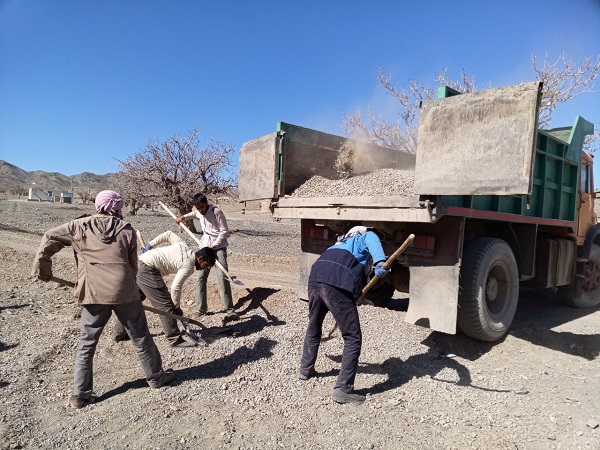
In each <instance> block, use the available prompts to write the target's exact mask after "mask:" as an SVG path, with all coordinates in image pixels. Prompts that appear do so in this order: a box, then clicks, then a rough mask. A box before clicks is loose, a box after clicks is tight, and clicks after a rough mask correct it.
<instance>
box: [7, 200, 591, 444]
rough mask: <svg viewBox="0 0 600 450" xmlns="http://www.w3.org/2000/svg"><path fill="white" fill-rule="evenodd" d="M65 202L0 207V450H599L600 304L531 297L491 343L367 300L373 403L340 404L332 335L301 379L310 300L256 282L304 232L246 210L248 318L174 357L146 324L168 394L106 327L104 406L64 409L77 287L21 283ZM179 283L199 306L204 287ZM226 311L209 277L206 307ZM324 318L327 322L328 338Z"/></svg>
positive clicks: (66, 209)
mask: <svg viewBox="0 0 600 450" xmlns="http://www.w3.org/2000/svg"><path fill="white" fill-rule="evenodd" d="M57 206H58V205H48V204H37V205H36V204H31V203H23V202H3V201H0V259H1V260H2V270H1V271H0V449H3V450H4V449H40V448H41V449H50V448H61V449H83V448H86V449H88V448H90V449H125V448H127V449H198V448H206V449H240V450H242V449H243V450H249V449H282V448H283V449H327V450H329V449H349V448H351V449H390V450H391V449H398V448H403V449H429V448H435V449H461V450H462V449H465V448H472V449H551V448H555V449H590V450H592V449H597V448H600V428H599V427H598V420H600V410H599V406H598V402H597V392H598V390H599V388H600V378H599V377H598V373H599V372H598V353H599V351H600V340H599V339H598V334H597V333H598V329H599V328H600V312H598V311H596V312H595V313H592V314H590V313H587V314H585V315H584V314H582V312H581V311H577V310H571V309H568V308H562V309H561V307H560V306H558V305H557V303H556V302H555V301H554V300H553V299H552V298H542V297H534V298H524V299H522V301H521V302H520V306H519V310H518V311H517V320H516V322H515V324H514V326H513V330H512V331H511V333H510V334H509V336H507V338H506V339H505V340H504V341H502V342H499V343H496V344H490V343H482V342H476V341H473V340H471V339H468V338H466V337H464V336H462V335H457V336H450V335H444V334H440V333H435V332H431V331H430V330H428V329H425V328H420V327H416V326H413V325H410V324H406V323H405V322H404V321H403V319H404V317H405V311H406V309H407V306H408V300H407V299H406V298H398V299H394V300H392V302H391V303H390V304H389V305H388V308H373V307H369V306H362V307H361V308H360V314H361V325H362V329H363V342H364V344H363V351H362V354H361V357H360V367H359V372H358V376H357V379H356V388H357V390H358V391H359V392H362V393H365V394H367V401H366V402H365V404H364V405H362V406H360V407H356V406H351V405H337V404H335V403H333V402H332V401H331V399H330V397H329V395H330V393H331V390H332V388H333V385H334V383H335V378H336V376H337V373H338V370H339V363H340V358H341V354H342V348H343V347H342V340H341V337H340V335H339V333H338V332H336V333H335V334H334V338H333V339H331V340H329V341H326V342H324V343H323V344H322V346H321V350H320V354H319V358H318V361H317V371H318V374H317V376H316V377H314V378H312V379H310V380H308V381H301V380H299V379H297V369H298V362H299V359H300V352H301V348H302V340H303V337H304V332H305V329H306V323H307V306H306V303H305V302H303V301H300V300H298V299H297V297H296V294H295V292H294V291H293V290H289V289H281V288H274V287H269V286H267V285H265V284H262V280H263V279H265V280H266V279H269V280H271V282H272V283H277V282H279V280H280V278H281V277H282V276H283V275H282V274H285V273H286V272H285V271H286V270H293V271H295V272H298V271H299V263H298V261H297V260H295V259H293V258H292V257H291V255H296V254H297V253H298V252H299V248H298V246H299V238H298V234H297V233H298V225H297V224H294V223H278V222H272V221H268V220H264V221H263V220H258V217H257V218H252V216H251V215H248V217H247V218H245V219H241V218H234V216H235V214H230V215H229V217H231V219H230V220H229V222H230V225H231V224H233V227H232V228H234V227H235V229H236V230H237V231H236V232H235V233H234V236H235V237H236V239H237V240H236V241H235V243H233V242H232V252H233V255H234V257H235V255H236V254H238V253H237V252H239V251H240V249H243V251H244V253H243V254H240V255H242V256H243V257H244V258H246V260H247V261H251V266H252V267H250V268H249V269H253V270H255V272H254V273H253V272H251V271H249V272H247V273H246V274H245V276H247V278H246V279H245V281H246V283H247V285H246V286H245V287H243V288H241V287H237V286H234V292H233V294H234V300H235V301H236V307H237V310H238V312H239V314H240V317H241V318H240V320H239V321H236V322H229V323H226V324H225V325H226V326H227V327H228V328H227V329H226V330H222V329H221V328H220V327H221V326H222V325H223V314H213V315H210V316H208V317H207V318H206V320H205V321H204V324H205V325H206V326H207V327H208V329H207V330H206V331H203V332H200V335H201V336H202V337H203V338H204V339H205V340H206V341H207V342H209V346H208V347H198V348H193V349H173V348H171V347H169V346H168V345H167V344H166V340H165V338H164V335H163V334H162V329H161V327H160V322H159V320H158V318H157V317H156V316H155V315H150V314H149V315H148V321H149V325H150V328H151V332H152V333H153V335H154V337H155V342H156V343H157V345H158V347H159V350H160V352H161V355H162V358H163V364H164V366H165V367H171V368H173V369H174V370H175V373H176V381H175V383H174V384H173V385H171V386H169V387H166V388H163V389H159V390H150V389H149V388H148V387H147V385H146V384H145V381H144V380H143V379H142V374H141V370H140V368H139V365H138V363H137V361H136V359H135V357H134V355H133V352H132V349H131V345H130V344H129V343H128V342H120V343H115V342H112V341H111V340H110V338H109V334H110V331H111V327H112V323H111V322H109V324H108V326H107V329H106V330H105V332H104V334H103V336H102V338H101V339H100V342H99V345H98V348H97V352H96V358H95V362H94V375H95V377H94V381H95V386H94V388H95V392H96V394H97V395H98V396H99V397H100V398H99V401H98V402H97V403H96V404H94V405H90V406H88V407H85V408H83V409H81V410H74V409H71V408H69V407H67V406H66V404H67V400H68V396H69V391H70V388H71V383H72V372H73V360H74V351H75V346H76V344H77V339H78V334H79V321H78V319H76V315H77V312H78V308H77V306H76V305H74V304H73V302H72V299H71V290H70V289H67V288H64V287H61V286H58V285H55V284H51V283H42V282H39V281H34V280H31V279H29V277H28V276H29V271H30V267H31V261H32V258H33V254H34V253H35V250H36V248H37V245H38V244H39V239H40V235H41V233H42V232H43V231H45V230H46V229H47V228H50V227H51V226H54V225H57V224H60V223H63V222H66V221H67V220H69V219H71V218H73V213H74V212H76V213H77V214H76V215H80V213H84V212H88V210H89V208H86V207H75V206H63V207H57ZM135 220H140V222H139V223H138V225H139V226H140V228H141V229H142V230H143V232H144V234H147V235H150V234H154V233H158V232H160V231H163V230H164V227H165V226H170V224H171V220H172V219H170V218H167V217H166V215H164V216H163V214H162V213H160V212H154V213H152V212H145V211H144V212H142V214H141V215H140V216H139V218H138V219H135ZM238 220H239V222H238ZM132 222H134V220H132ZM142 224H143V225H144V227H142ZM151 224H153V225H151ZM134 226H135V225H134ZM153 227H155V228H153ZM268 236H270V237H268ZM262 238H264V239H265V240H264V241H262V240H259V239H262ZM257 242H258V244H256V243H257ZM267 242H268V245H267V244H266V243H267ZM253 243H255V244H256V245H252V244H253ZM59 255H62V256H61V257H60V258H57V259H56V260H55V262H56V264H55V274H56V275H57V276H61V277H64V278H72V276H73V273H74V272H73V270H74V265H73V261H72V259H73V258H72V255H71V253H70V252H68V251H63V252H61V253H60V254H59ZM281 255H283V256H281ZM57 256H58V255H57ZM242 256H240V257H242ZM289 266H291V268H290V267H289ZM261 277H265V278H261ZM257 280H259V281H257ZM184 289H185V292H184V298H191V297H192V296H193V294H194V283H193V282H190V281H188V282H186V285H185V288H184ZM186 296H187V297H186ZM182 303H184V304H183V308H184V311H185V312H189V311H190V308H191V307H190V305H188V304H187V302H182ZM211 305H212V306H213V307H214V308H213V307H211ZM219 305H220V299H219V296H218V292H217V290H216V287H215V284H214V283H212V284H211V289H210V290H209V307H210V308H211V309H217V307H218V306H219ZM559 318H560V319H561V320H560V321H559ZM332 325H333V322H332V321H331V318H330V317H327V320H326V323H325V325H324V331H325V332H327V331H328V330H329V329H330V327H331V326H332Z"/></svg>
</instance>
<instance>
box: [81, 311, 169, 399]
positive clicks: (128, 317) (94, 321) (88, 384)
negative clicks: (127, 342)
mask: <svg viewBox="0 0 600 450" xmlns="http://www.w3.org/2000/svg"><path fill="white" fill-rule="evenodd" d="M113 312H114V313H115V314H116V316H117V317H118V319H119V321H120V322H122V323H123V324H124V325H125V327H124V329H125V330H126V333H127V335H128V336H129V337H130V338H131V343H132V345H133V349H134V351H135V354H136V356H137V358H138V360H139V362H140V365H141V366H142V370H143V371H144V376H145V377H146V380H147V381H148V384H149V385H150V386H152V387H154V386H156V385H157V383H160V382H161V381H162V379H163V377H164V376H165V373H164V372H163V370H162V360H161V357H160V353H159V352H158V349H157V348H156V345H155V344H154V341H153V340H152V336H151V335H150V332H149V331H148V323H147V322H146V316H145V314H144V310H143V309H142V304H141V303H140V302H134V303H123V304H118V305H84V306H83V308H82V309H81V336H80V338H79V343H78V344H77V352H76V354H75V375H74V383H73V395H75V396H77V397H79V398H84V399H89V398H90V397H91V396H92V392H93V390H94V379H93V373H92V372H93V370H92V369H93V360H94V354H95V353H96V346H97V345H98V340H99V339H100V335H101V334H102V330H103V329H104V326H105V325H106V323H107V322H108V319H110V316H111V314H112V313H113Z"/></svg>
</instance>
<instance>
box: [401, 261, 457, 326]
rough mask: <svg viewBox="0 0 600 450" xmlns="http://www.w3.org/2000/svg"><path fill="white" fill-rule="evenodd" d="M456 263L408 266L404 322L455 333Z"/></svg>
mask: <svg viewBox="0 0 600 450" xmlns="http://www.w3.org/2000/svg"><path fill="white" fill-rule="evenodd" d="M459 272H460V268H459V266H458V265H456V266H411V267H410V288H409V290H410V292H409V299H410V300H409V304H408V312H407V313H406V318H405V319H404V320H405V321H406V322H408V323H412V324H414V325H419V326H422V327H427V328H431V329H432V330H436V331H441V332H443V333H448V334H456V317H457V312H458V281H459Z"/></svg>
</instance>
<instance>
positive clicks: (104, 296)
mask: <svg viewBox="0 0 600 450" xmlns="http://www.w3.org/2000/svg"><path fill="white" fill-rule="evenodd" d="M95 204H96V211H97V212H98V213H97V214H94V215H85V216H83V217H79V218H77V219H74V220H72V221H70V222H67V223H65V224H63V225H60V226H58V227H56V228H52V229H51V230H48V231H47V232H46V233H45V234H44V236H43V237H42V242H41V244H40V247H39V249H38V252H37V255H36V256H35V260H34V263H33V270H32V276H34V277H36V278H38V279H40V280H42V281H49V280H50V279H51V278H52V256H53V255H54V254H55V253H57V252H58V251H60V250H61V249H62V248H64V247H72V248H73V251H74V252H75V262H76V265H77V283H76V284H75V290H74V296H75V298H76V299H77V301H78V302H79V304H80V305H81V336H80V338H79V344H78V345H77V351H76V355H75V376H74V383H73V392H72V395H71V398H70V400H69V403H70V405H71V406H72V407H74V408H82V407H84V406H85V405H87V404H89V403H93V402H94V401H95V397H94V396H93V395H92V394H93V388H94V383H93V373H92V367H93V359H94V354H95V352H96V346H97V345H98V340H99V339H100V335H101V334H102V330H103V329H104V327H105V326H106V324H107V322H108V320H109V319H110V316H111V315H112V314H113V313H114V314H115V315H116V316H117V318H118V319H119V321H120V322H121V323H122V324H123V325H124V327H125V330H126V332H127V335H128V336H129V338H130V339H131V343H132V344H133V349H134V351H135V353H136V355H137V357H138V360H139V362H140V365H141V366H142V370H143V371H144V375H145V376H146V381H147V382H148V384H149V385H150V387H153V388H160V387H161V386H164V385H165V384H168V383H170V382H171V381H172V380H173V377H174V374H173V371H170V370H167V371H165V370H163V368H162V360H161V357H160V353H159V352H158V348H157V347H156V345H155V343H154V340H153V339H152V336H151V335H150V331H149V330H148V323H147V322H146V315H145V314H144V309H143V308H142V301H141V299H140V294H139V291H138V287H137V285H136V282H135V278H136V274H137V271H138V256H137V235H136V233H135V230H134V229H133V227H132V226H131V225H130V224H128V223H127V222H125V221H123V220H122V217H121V208H122V207H123V199H122V198H121V196H120V195H119V194H117V193H116V192H114V191H102V192H100V193H99V194H98V195H97V196H96V202H95Z"/></svg>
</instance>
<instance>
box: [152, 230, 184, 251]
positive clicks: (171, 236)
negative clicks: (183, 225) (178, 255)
mask: <svg viewBox="0 0 600 450" xmlns="http://www.w3.org/2000/svg"><path fill="white" fill-rule="evenodd" d="M179 242H184V240H183V239H182V238H181V237H179V236H178V235H177V234H176V233H173V232H172V231H171V230H167V231H165V232H164V233H161V234H159V235H158V236H156V237H155V238H154V239H152V240H151V241H150V242H149V243H148V244H149V245H150V247H152V248H154V247H157V246H159V245H161V244H165V245H171V244H178V243H179Z"/></svg>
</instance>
